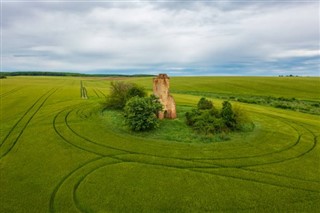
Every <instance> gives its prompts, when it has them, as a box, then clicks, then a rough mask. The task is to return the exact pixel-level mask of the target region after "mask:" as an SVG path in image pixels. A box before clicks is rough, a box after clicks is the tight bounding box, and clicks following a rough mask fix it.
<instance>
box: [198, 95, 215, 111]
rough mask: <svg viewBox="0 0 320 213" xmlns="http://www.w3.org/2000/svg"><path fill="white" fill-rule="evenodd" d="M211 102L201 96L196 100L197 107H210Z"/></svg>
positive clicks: (211, 105)
mask: <svg viewBox="0 0 320 213" xmlns="http://www.w3.org/2000/svg"><path fill="white" fill-rule="evenodd" d="M212 107H213V104H212V101H209V100H208V99H206V98H204V97H202V98H201V99H200V100H199V102H198V109H200V110H203V109H212Z"/></svg>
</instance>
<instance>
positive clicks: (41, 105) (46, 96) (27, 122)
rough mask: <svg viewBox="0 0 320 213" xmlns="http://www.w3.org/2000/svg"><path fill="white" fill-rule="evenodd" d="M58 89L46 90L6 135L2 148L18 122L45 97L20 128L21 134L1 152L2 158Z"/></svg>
mask: <svg viewBox="0 0 320 213" xmlns="http://www.w3.org/2000/svg"><path fill="white" fill-rule="evenodd" d="M57 90H58V89H51V90H49V91H48V92H46V93H45V94H44V95H42V96H41V97H40V98H38V99H37V100H36V102H35V103H34V104H33V105H32V106H31V107H30V108H29V109H28V110H27V111H26V112H25V113H24V115H23V116H22V117H21V118H20V119H19V120H18V121H17V123H16V124H15V125H14V126H13V127H12V128H11V129H10V131H9V133H8V134H7V135H6V137H5V138H4V140H3V141H2V143H1V145H0V148H2V146H4V145H5V144H6V142H7V141H8V139H9V137H10V136H11V134H12V132H13V131H14V130H15V129H16V127H17V126H18V124H20V123H22V120H23V119H24V118H25V117H26V116H27V115H28V114H30V113H29V112H31V111H32V109H33V108H34V107H35V106H36V105H37V104H38V103H39V102H40V100H41V99H42V98H44V97H45V99H44V100H43V101H42V102H41V104H40V105H39V107H38V108H36V109H35V112H34V113H33V114H31V116H30V118H29V119H28V120H27V121H26V123H25V124H22V125H23V127H22V129H21V130H19V134H18V136H17V137H16V138H15V139H12V142H11V143H10V144H9V147H8V148H7V150H4V152H3V153H1V155H0V160H1V159H2V158H3V157H5V156H6V155H7V154H8V153H9V152H10V151H11V150H12V149H13V147H14V146H15V145H16V143H17V142H18V140H19V138H20V137H21V135H22V134H23V132H24V131H25V129H26V128H27V126H28V125H29V123H30V122H31V120H32V119H33V117H34V116H35V115H36V114H37V112H39V110H40V109H41V108H42V107H43V105H44V104H45V102H46V101H47V100H48V99H49V98H50V97H51V96H52V95H53V94H54V93H55V92H56V91H57ZM13 137H14V136H13Z"/></svg>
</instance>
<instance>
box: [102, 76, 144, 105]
mask: <svg viewBox="0 0 320 213" xmlns="http://www.w3.org/2000/svg"><path fill="white" fill-rule="evenodd" d="M146 95H147V93H146V91H145V90H144V88H142V87H140V86H138V85H136V84H133V83H128V82H123V81H115V82H111V83H110V94H109V95H108V96H107V99H106V103H105V108H108V109H123V108H124V106H125V105H126V102H127V101H128V100H129V99H130V98H132V97H135V96H138V97H145V96H146Z"/></svg>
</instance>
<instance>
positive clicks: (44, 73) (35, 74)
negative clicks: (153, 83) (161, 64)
mask: <svg viewBox="0 0 320 213" xmlns="http://www.w3.org/2000/svg"><path fill="white" fill-rule="evenodd" d="M4 76H73V77H151V76H155V75H147V74H135V75H121V74H83V73H72V72H34V71H30V72H0V77H1V78H3V77H4Z"/></svg>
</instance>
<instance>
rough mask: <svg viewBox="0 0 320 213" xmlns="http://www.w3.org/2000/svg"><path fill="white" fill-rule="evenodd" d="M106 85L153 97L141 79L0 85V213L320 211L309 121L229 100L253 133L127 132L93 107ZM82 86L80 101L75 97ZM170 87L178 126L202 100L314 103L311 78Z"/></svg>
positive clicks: (317, 123) (314, 128) (319, 126)
mask: <svg viewBox="0 0 320 213" xmlns="http://www.w3.org/2000/svg"><path fill="white" fill-rule="evenodd" d="M111 80H126V81H133V82H135V83H137V84H139V85H142V86H144V87H145V88H146V89H147V90H148V91H149V92H150V93H151V89H152V78H150V77H143V78H117V79H112V78H93V77H92V78H90V77H22V76H20V77H8V78H7V79H1V80H0V81H1V92H0V97H1V109H0V110H1V129H0V133H1V135H0V143H1V149H0V172H1V173H0V175H1V176H0V186H1V188H0V212H141V211H143V212H205V211H211V212H212V211H224V212H228V211H230V212H235V211H236V212H241V211H243V212H248V211H256V212H274V211H280V212H315V211H316V209H319V208H320V169H319V168H320V165H319V162H320V146H319V135H320V119H319V115H316V114H310V113H302V112H297V111H293V110H286V109H278V108H275V107H271V106H264V105H258V104H248V103H241V102H232V103H234V104H237V105H239V106H240V107H241V108H243V109H244V110H245V111H246V112H247V114H248V115H249V116H250V117H251V119H252V120H253V122H254V124H255V128H254V130H253V131H252V132H247V133H235V134H231V135H230V139H229V140H227V141H221V142H210V143H204V142H201V141H199V142H197V141H194V140H189V141H188V140H187V139H182V140H179V139H178V138H175V137H174V134H175V131H171V132H170V131H169V130H168V131H164V133H161V134H159V136H157V135H158V134H157V132H151V133H145V134H131V133H130V132H129V131H125V128H123V129H121V128H118V127H117V126H114V122H111V120H112V119H114V117H113V115H114V114H112V112H108V111H103V110H102V109H101V102H103V101H104V99H105V96H106V95H107V94H108V90H109V82H110V81H111ZM81 81H82V83H83V86H84V87H85V88H86V90H87V95H88V99H81V97H80V82H81ZM170 83H171V91H172V95H173V97H174V98H175V100H176V103H177V109H178V119H179V120H182V121H183V119H184V116H183V114H182V113H180V114H179V110H182V109H191V108H192V107H195V106H196V103H197V101H198V100H199V99H200V98H201V97H202V96H203V95H205V96H208V97H210V98H211V99H212V100H213V102H214V104H215V105H220V103H221V102H222V101H223V100H224V98H225V99H226V98H230V97H231V96H232V97H250V96H255V97H267V96H271V97H275V98H278V97H284V98H295V99H297V100H304V101H310V102H312V103H319V101H320V92H319V91H320V78H316V77H315V78H311V77H310V78H309V77H308V78H307V77H305V78H302V77H299V78H286V77H283V78H278V77H174V78H171V81H170ZM173 122H175V121H165V122H163V123H162V125H166V124H167V125H172V126H173V127H174V123H173ZM175 130H176V131H179V127H177V128H176V129H175ZM160 131H161V129H160ZM165 132H168V134H169V133H170V134H171V135H173V136H172V137H165Z"/></svg>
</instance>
